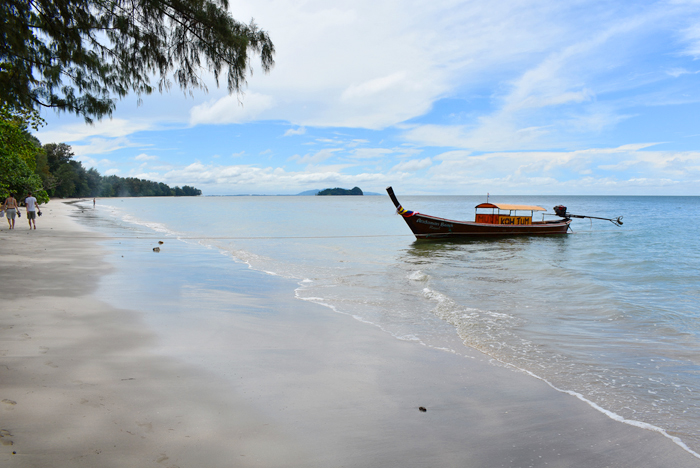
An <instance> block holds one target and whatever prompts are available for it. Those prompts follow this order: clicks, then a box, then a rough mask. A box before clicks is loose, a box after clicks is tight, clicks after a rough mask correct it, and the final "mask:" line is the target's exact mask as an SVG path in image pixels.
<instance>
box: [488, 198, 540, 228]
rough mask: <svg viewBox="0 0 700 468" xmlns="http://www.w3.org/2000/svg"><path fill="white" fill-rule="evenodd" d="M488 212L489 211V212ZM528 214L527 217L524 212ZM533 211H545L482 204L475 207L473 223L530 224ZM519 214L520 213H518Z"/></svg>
mask: <svg viewBox="0 0 700 468" xmlns="http://www.w3.org/2000/svg"><path fill="white" fill-rule="evenodd" d="M489 210H490V211H489ZM528 211H529V212H530V214H529V215H528V214H527V213H526V212H528ZM535 211H547V210H545V209H544V208H542V207H541V206H534V205H533V206H531V205H510V204H507V203H482V204H480V205H476V216H475V218H474V221H475V222H477V223H482V224H512V225H525V224H532V216H533V214H534V212H535ZM518 212H520V213H518Z"/></svg>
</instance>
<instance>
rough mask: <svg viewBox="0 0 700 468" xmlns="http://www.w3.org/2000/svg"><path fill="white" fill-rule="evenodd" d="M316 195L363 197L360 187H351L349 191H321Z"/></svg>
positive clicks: (337, 188) (334, 189) (335, 189)
mask: <svg viewBox="0 0 700 468" xmlns="http://www.w3.org/2000/svg"><path fill="white" fill-rule="evenodd" d="M316 195H321V196H323V195H363V193H362V190H361V189H360V187H353V188H352V189H351V190H348V189H344V188H339V187H336V188H332V189H331V188H328V189H325V190H321V191H320V192H318V193H317V194H316Z"/></svg>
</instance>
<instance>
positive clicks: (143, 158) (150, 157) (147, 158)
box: [134, 153, 158, 161]
mask: <svg viewBox="0 0 700 468" xmlns="http://www.w3.org/2000/svg"><path fill="white" fill-rule="evenodd" d="M134 159H135V160H136V161H155V160H156V159H158V156H153V155H148V154H146V153H141V154H139V155H138V156H135V157H134Z"/></svg>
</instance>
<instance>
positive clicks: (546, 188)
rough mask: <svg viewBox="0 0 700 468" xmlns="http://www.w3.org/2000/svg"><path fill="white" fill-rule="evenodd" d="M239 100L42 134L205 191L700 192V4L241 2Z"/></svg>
mask: <svg viewBox="0 0 700 468" xmlns="http://www.w3.org/2000/svg"><path fill="white" fill-rule="evenodd" d="M229 9H230V12H231V14H232V16H233V17H234V18H236V19H237V20H239V21H242V22H245V23H248V22H249V21H250V20H251V19H254V20H255V23H256V24H257V25H258V26H259V27H260V28H262V29H264V30H265V31H267V32H268V33H269V35H270V37H271V39H272V41H273V43H274V44H275V48H276V54H275V66H274V68H273V69H272V71H271V72H270V73H269V74H266V73H263V72H262V71H261V69H260V67H259V60H258V57H255V58H254V59H253V64H254V65H255V66H254V70H253V73H252V75H249V77H248V83H247V86H246V87H245V89H244V90H243V92H242V94H240V95H236V94H234V95H228V93H227V90H226V83H225V82H224V83H222V84H223V86H222V87H221V88H217V87H216V84H215V82H214V80H213V77H211V76H209V78H208V81H207V82H208V93H205V92H203V91H196V92H194V93H193V95H192V96H189V95H186V94H184V93H183V92H181V91H180V90H179V89H178V88H177V87H176V86H175V87H173V89H172V90H171V91H169V92H166V93H164V94H158V93H157V92H156V93H154V94H152V95H149V96H143V98H142V102H141V103H140V104H139V102H138V98H137V96H134V95H130V96H127V97H125V98H123V99H122V100H120V101H118V102H117V108H116V111H115V112H114V114H113V116H112V118H111V119H110V118H105V119H103V120H102V121H99V122H96V123H95V124H94V125H87V124H85V122H84V121H83V119H82V118H77V117H75V116H72V115H68V114H55V113H54V112H53V111H51V112H46V113H44V114H43V117H44V118H45V119H46V121H47V125H46V126H44V127H43V128H41V129H40V131H39V132H37V133H36V136H37V137H38V138H39V140H40V141H41V142H42V143H43V144H46V143H67V144H69V145H70V146H71V147H72V149H73V152H74V153H75V159H77V160H79V161H81V162H82V164H83V165H84V166H85V167H86V168H90V167H95V168H96V169H97V170H98V171H99V172H100V173H101V174H103V175H111V174H116V175H119V176H122V177H138V178H143V179H150V180H155V181H159V182H165V183H166V184H168V185H171V186H175V185H179V186H182V185H190V186H194V187H197V188H199V189H201V190H202V192H203V194H204V195H239V194H296V193H300V192H303V191H307V190H313V189H324V188H332V187H343V188H352V187H355V186H358V187H360V188H361V189H362V190H363V191H365V192H377V193H384V189H385V187H387V186H389V185H391V186H393V187H394V190H395V191H396V193H397V194H406V195H408V194H416V195H453V194H454V195H480V194H485V193H487V192H488V193H491V194H492V195H493V194H504V195H540V194H541V195H547V194H551V195H700V62H699V61H698V60H697V59H698V58H699V57H700V0H677V1H645V0H635V1H629V0H625V1H621V0H604V1H592V0H567V1H561V0H499V1H498V2H494V1H493V0H488V1H487V0H471V1H457V0H432V1H427V0H422V1H414V0H371V1H370V0H350V1H348V0H345V1H337V0H296V1H294V0H230V5H229Z"/></svg>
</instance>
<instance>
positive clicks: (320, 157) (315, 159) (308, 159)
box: [290, 148, 341, 164]
mask: <svg viewBox="0 0 700 468" xmlns="http://www.w3.org/2000/svg"><path fill="white" fill-rule="evenodd" d="M338 151H341V149H340V148H326V149H322V150H321V151H318V152H316V153H314V154H306V155H304V156H296V155H295V156H292V157H291V158H290V159H291V160H293V161H296V162H297V163H299V164H318V163H320V162H323V161H325V160H326V159H328V158H330V157H332V156H333V154H334V153H337V152H338Z"/></svg>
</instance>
